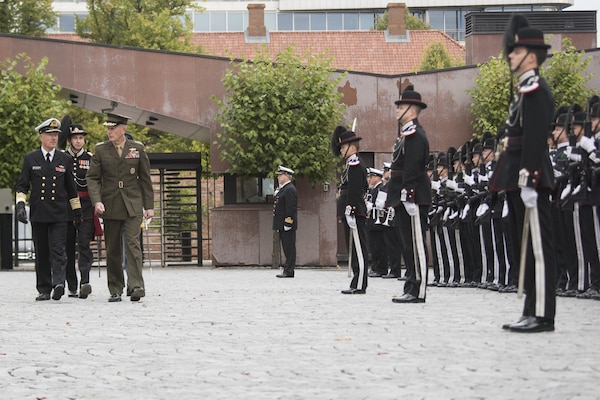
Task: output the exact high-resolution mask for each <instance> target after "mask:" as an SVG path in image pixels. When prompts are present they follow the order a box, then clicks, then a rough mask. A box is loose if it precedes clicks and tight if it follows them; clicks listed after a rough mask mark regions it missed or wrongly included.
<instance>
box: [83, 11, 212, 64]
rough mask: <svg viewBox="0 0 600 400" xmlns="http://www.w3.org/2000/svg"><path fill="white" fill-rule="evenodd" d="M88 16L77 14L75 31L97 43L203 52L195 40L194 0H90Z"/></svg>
mask: <svg viewBox="0 0 600 400" xmlns="http://www.w3.org/2000/svg"><path fill="white" fill-rule="evenodd" d="M87 5H88V12H89V14H88V16H87V17H84V18H81V19H79V18H77V17H76V18H75V21H76V24H75V31H76V32H77V34H78V35H79V36H81V37H82V38H86V39H90V40H91V41H92V42H94V43H103V44H114V45H119V46H133V47H141V48H145V49H155V50H171V51H180V52H200V48H194V46H193V45H192V43H191V38H192V33H193V23H192V20H191V17H190V15H189V13H187V11H188V10H195V11H201V10H202V8H201V7H198V6H197V5H195V2H193V1H191V0H167V1H163V0H143V1H140V0H87Z"/></svg>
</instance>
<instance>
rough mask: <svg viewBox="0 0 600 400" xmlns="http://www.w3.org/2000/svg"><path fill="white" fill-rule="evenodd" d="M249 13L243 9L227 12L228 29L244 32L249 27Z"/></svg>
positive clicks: (229, 30)
mask: <svg viewBox="0 0 600 400" xmlns="http://www.w3.org/2000/svg"><path fill="white" fill-rule="evenodd" d="M247 14H248V13H245V12H243V11H235V12H234V11H230V12H229V13H227V31H228V32H243V31H244V30H245V29H246V28H247V27H248V17H247Z"/></svg>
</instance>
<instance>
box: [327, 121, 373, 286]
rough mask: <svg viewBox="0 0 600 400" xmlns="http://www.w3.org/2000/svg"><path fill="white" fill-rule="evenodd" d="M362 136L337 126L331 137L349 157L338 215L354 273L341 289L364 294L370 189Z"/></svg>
mask: <svg viewBox="0 0 600 400" xmlns="http://www.w3.org/2000/svg"><path fill="white" fill-rule="evenodd" d="M361 139H362V138H361V137H360V136H356V134H355V133H354V132H352V131H348V130H346V129H345V128H344V127H343V126H338V127H337V128H336V129H335V130H334V132H333V136H332V139H331V149H332V151H333V153H334V154H335V155H336V156H342V157H343V158H344V159H345V160H346V166H345V168H344V171H343V172H342V178H341V182H340V186H339V188H338V199H337V218H338V220H339V221H341V222H342V223H343V224H344V235H345V237H346V244H347V245H348V247H349V248H350V247H351V249H350V252H349V254H348V258H349V262H350V267H351V268H352V273H353V276H352V280H351V281H350V288H349V289H345V290H342V293H343V294H364V293H366V290H367V276H368V271H367V265H368V249H367V245H366V244H367V242H366V226H365V222H366V217H367V205H366V204H365V197H364V196H365V193H366V192H367V169H366V168H365V166H364V164H363V161H362V159H361V158H360V156H359V155H358V151H359V144H358V142H359V140H361ZM350 243H352V246H350ZM350 258H352V260H350Z"/></svg>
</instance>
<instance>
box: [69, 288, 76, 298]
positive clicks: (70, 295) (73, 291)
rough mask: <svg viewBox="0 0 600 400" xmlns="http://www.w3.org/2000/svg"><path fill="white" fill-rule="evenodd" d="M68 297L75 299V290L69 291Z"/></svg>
mask: <svg viewBox="0 0 600 400" xmlns="http://www.w3.org/2000/svg"><path fill="white" fill-rule="evenodd" d="M69 297H77V290H69Z"/></svg>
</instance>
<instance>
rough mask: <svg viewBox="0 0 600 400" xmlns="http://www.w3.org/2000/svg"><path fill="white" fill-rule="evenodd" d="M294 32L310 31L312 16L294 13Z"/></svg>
mask: <svg viewBox="0 0 600 400" xmlns="http://www.w3.org/2000/svg"><path fill="white" fill-rule="evenodd" d="M294 30H295V31H308V30H310V14H308V13H294Z"/></svg>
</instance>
